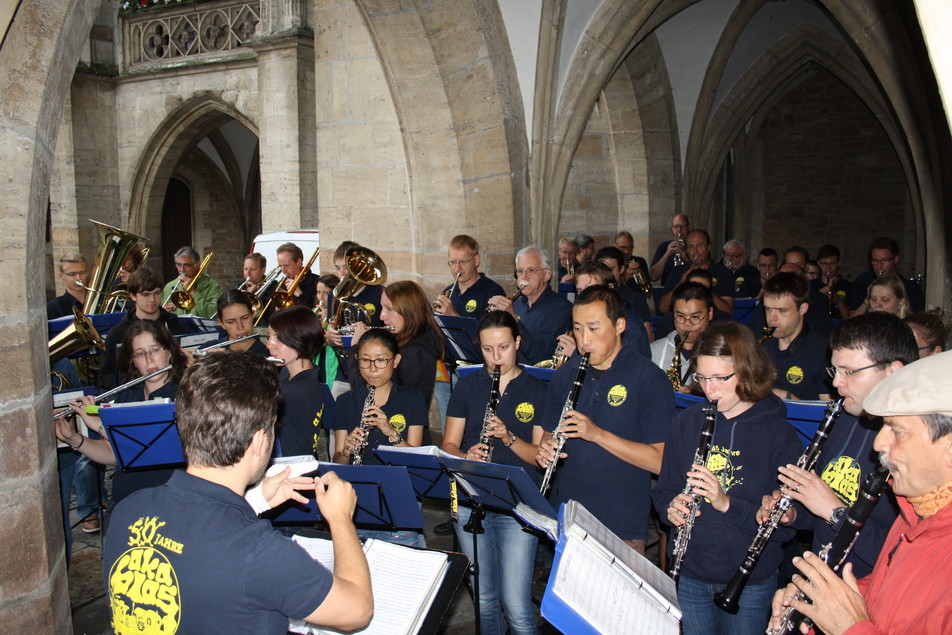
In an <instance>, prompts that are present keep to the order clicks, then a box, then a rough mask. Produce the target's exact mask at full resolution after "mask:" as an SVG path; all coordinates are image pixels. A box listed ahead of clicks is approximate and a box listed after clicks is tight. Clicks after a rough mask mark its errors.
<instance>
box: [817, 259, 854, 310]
mask: <svg viewBox="0 0 952 635" xmlns="http://www.w3.org/2000/svg"><path fill="white" fill-rule="evenodd" d="M816 262H817V265H819V267H820V277H819V278H817V279H816V280H814V281H813V283H812V284H811V286H812V288H813V290H815V291H816V292H817V293H819V294H820V295H825V296H826V297H827V298H828V299H829V309H830V316H831V317H833V318H834V319H840V318H847V317H849V313H850V309H849V303H850V294H851V293H852V290H853V285H852V284H850V282H849V281H848V280H846V279H845V278H843V277H842V276H841V275H840V249H839V247H837V246H836V245H829V244H828V245H821V246H820V249H819V250H818V251H817V252H816Z"/></svg>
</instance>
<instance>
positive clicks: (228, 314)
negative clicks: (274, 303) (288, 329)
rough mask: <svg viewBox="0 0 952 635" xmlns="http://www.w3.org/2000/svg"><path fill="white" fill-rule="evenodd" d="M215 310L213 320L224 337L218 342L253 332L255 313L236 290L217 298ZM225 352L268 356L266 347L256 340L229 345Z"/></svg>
mask: <svg viewBox="0 0 952 635" xmlns="http://www.w3.org/2000/svg"><path fill="white" fill-rule="evenodd" d="M217 309H218V310H217V313H216V315H217V316H218V317H217V318H215V320H216V321H217V322H218V326H219V328H221V329H222V330H223V331H225V335H224V337H222V338H221V339H220V340H219V342H228V341H230V340H237V339H238V338H241V337H245V336H248V335H251V333H252V331H253V330H254V329H253V327H252V323H253V322H254V315H255V312H254V310H253V309H252V308H251V303H250V302H248V296H246V295H245V294H244V293H242V292H241V291H238V290H237V289H229V290H228V291H225V292H224V293H223V294H222V295H221V297H220V298H218V306H217ZM212 350H213V351H223V350H226V349H224V348H216V349H212ZM227 350H230V351H236V352H239V353H242V352H246V351H247V352H249V353H255V354H257V355H264V356H265V357H267V356H268V347H267V346H265V345H264V344H262V343H261V340H260V339H258V338H255V339H251V340H245V341H244V342H238V343H236V344H231V345H229V346H228V348H227Z"/></svg>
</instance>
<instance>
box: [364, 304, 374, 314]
mask: <svg viewBox="0 0 952 635" xmlns="http://www.w3.org/2000/svg"><path fill="white" fill-rule="evenodd" d="M364 309H366V311H367V315H369V316H370V317H373V316H374V315H376V314H377V307H375V306H374V305H373V304H371V303H370V302H368V303H367V304H365V305H364Z"/></svg>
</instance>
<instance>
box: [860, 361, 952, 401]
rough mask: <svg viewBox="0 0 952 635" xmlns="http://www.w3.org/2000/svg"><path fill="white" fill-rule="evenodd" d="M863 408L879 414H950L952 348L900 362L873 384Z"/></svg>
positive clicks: (951, 398) (951, 399)
mask: <svg viewBox="0 0 952 635" xmlns="http://www.w3.org/2000/svg"><path fill="white" fill-rule="evenodd" d="M863 408H864V409H865V410H866V412H868V413H869V414H871V415H878V416H880V417H891V416H903V415H931V414H940V415H946V416H950V417H952V351H946V352H944V353H939V354H938V355H930V356H929V357H925V358H923V359H920V360H918V361H915V362H913V363H911V364H909V365H907V366H903V367H902V368H900V369H899V370H897V371H896V372H894V373H893V374H891V375H889V377H886V378H885V379H884V380H882V381H881V382H879V383H878V384H876V386H874V387H873V389H872V390H871V391H870V393H869V396H868V397H866V399H865V400H864V401H863Z"/></svg>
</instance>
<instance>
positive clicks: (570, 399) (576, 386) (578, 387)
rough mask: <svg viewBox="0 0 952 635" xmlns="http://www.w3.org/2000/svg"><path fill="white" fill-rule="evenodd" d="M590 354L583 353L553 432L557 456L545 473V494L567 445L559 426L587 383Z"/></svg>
mask: <svg viewBox="0 0 952 635" xmlns="http://www.w3.org/2000/svg"><path fill="white" fill-rule="evenodd" d="M588 356H589V353H585V354H584V355H582V361H581V362H580V363H579V365H578V372H577V373H575V381H573V382H572V388H571V390H569V394H568V396H567V397H566V398H565V405H563V406H562V414H561V415H559V425H558V426H556V428H555V432H553V433H552V436H553V437H554V438H555V441H556V443H557V445H556V447H555V458H554V459H552V460H551V461H549V464H548V465H547V466H546V468H545V475H544V476H543V477H542V487H540V488H539V491H540V492H542V494H543V496H544V495H545V493H546V492H547V491H549V485H551V481H552V475H553V474H554V473H555V466H556V464H557V463H558V462H559V455H560V454H562V448H564V447H565V435H564V434H562V433H561V432H560V431H559V427H560V426H561V425H562V419H564V418H565V413H566V412H568V411H569V410H575V404H576V403H577V402H578V396H579V393H581V392H582V384H583V383H585V373H587V372H588Z"/></svg>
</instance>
